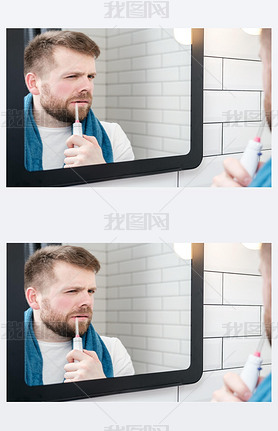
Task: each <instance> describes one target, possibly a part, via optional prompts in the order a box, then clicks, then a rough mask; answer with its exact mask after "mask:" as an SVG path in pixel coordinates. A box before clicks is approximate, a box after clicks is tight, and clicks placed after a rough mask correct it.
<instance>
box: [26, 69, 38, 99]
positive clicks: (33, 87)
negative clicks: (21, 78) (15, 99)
mask: <svg viewBox="0 0 278 431" xmlns="http://www.w3.org/2000/svg"><path fill="white" fill-rule="evenodd" d="M25 83H26V86H27V88H28V90H29V91H30V93H31V94H33V95H34V96H36V95H38V94H40V91H39V88H38V77H37V75H36V74H35V73H33V72H29V73H27V75H26V76H25Z"/></svg>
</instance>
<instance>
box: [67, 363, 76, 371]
mask: <svg viewBox="0 0 278 431" xmlns="http://www.w3.org/2000/svg"><path fill="white" fill-rule="evenodd" d="M64 370H65V371H67V372H71V371H77V370H78V362H69V363H68V364H66V365H65V366H64Z"/></svg>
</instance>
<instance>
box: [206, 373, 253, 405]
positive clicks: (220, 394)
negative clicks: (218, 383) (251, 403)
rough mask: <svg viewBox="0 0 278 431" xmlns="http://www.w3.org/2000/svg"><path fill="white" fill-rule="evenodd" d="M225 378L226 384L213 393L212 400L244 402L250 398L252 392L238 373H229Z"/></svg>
mask: <svg viewBox="0 0 278 431" xmlns="http://www.w3.org/2000/svg"><path fill="white" fill-rule="evenodd" d="M223 380H224V386H223V388H221V389H218V390H217V391H215V392H214V393H213V395H212V399H211V401H212V402H243V401H248V400H249V398H250V397H251V395H252V393H251V392H250V391H249V389H248V387H247V386H246V384H245V383H244V382H243V380H242V379H241V378H240V376H239V375H238V374H236V373H232V372H230V373H227V374H225V376H224V378H223Z"/></svg>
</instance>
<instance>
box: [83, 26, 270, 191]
mask: <svg viewBox="0 0 278 431" xmlns="http://www.w3.org/2000/svg"><path fill="white" fill-rule="evenodd" d="M131 30H132V29H109V32H110V34H112V36H113V37H107V32H106V30H105V29H96V30H92V29H85V30H83V31H84V32H85V33H86V34H88V35H89V36H90V37H92V39H94V40H95V41H96V42H97V43H98V44H99V45H100V47H101V50H102V53H101V56H100V57H99V59H98V60H97V72H98V76H97V78H96V85H95V90H94V111H95V113H96V115H97V116H98V117H99V118H100V119H106V120H108V121H117V122H119V123H120V124H121V125H122V127H123V129H124V130H125V131H126V133H127V135H128V136H129V138H130V139H131V143H132V146H133V149H134V152H135V155H136V158H146V157H157V156H165V155H166V154H167V150H166V148H171V151H172V152H173V154H181V153H187V152H188V151H189V149H190V133H189V128H188V126H187V125H188V124H190V114H189V113H190V97H189V96H188V94H190V92H188V85H189V82H190V67H188V64H187V63H188V61H187V59H186V56H187V55H189V52H187V51H186V50H184V48H181V47H179V46H178V44H176V43H175V42H174V40H173V36H172V32H171V30H170V29H136V31H134V32H131ZM131 42H132V43H133V44H135V45H134V46H135V48H134V47H133V48H132V49H131V48H130V46H129V44H130V43H131ZM161 47H163V49H164V54H161V53H160V49H161ZM258 53H259V36H251V35H248V34H247V33H245V32H243V31H242V30H241V29H236V28H231V29H221V28H217V29H205V32H204V129H203V130H204V158H203V161H202V163H201V165H200V166H199V167H198V168H197V169H194V170H192V171H191V170H187V171H181V172H180V174H179V177H178V173H177V172H176V173H169V174H164V175H163V176H161V175H158V176H156V175H154V176H147V177H144V179H142V178H140V179H138V178H130V179H126V180H120V181H119V180H113V181H107V182H104V183H96V184H95V186H96V187H106V186H107V187H111V186H127V187H128V186H133V187H136V186H142V187H147V186H154V187H156V186H157V187H164V186H170V187H204V186H210V185H211V183H212V179H213V177H214V176H215V175H217V174H218V173H220V172H221V171H222V170H223V165H222V163H223V160H224V158H225V157H226V156H232V157H236V158H240V157H241V154H242V152H243V151H244V149H245V147H246V145H247V142H248V140H249V139H251V138H253V137H254V136H255V135H256V133H257V130H258V127H259V124H260V121H261V119H262V110H263V98H264V97H263V90H262V76H261V75H262V65H261V61H260V58H259V55H258ZM181 54H182V55H181ZM108 59H109V60H108ZM185 63H186V64H185ZM157 76H159V80H158V79H157ZM108 84H109V85H108ZM185 94H187V95H185ZM146 118H148V119H151V123H149V125H148V126H146V125H145V124H144V121H145V119H146ZM161 138H162V139H161ZM262 142H263V149H264V152H263V157H262V161H265V160H267V159H268V158H269V157H270V149H271V134H270V131H269V129H268V127H267V126H265V128H264V132H263V138H262ZM146 143H147V145H146ZM168 154H169V153H168Z"/></svg>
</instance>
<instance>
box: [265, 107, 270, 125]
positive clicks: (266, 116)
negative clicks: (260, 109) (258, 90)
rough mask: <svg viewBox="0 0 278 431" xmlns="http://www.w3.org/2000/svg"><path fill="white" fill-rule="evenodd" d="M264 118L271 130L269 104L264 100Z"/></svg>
mask: <svg viewBox="0 0 278 431" xmlns="http://www.w3.org/2000/svg"><path fill="white" fill-rule="evenodd" d="M265 118H266V121H267V124H268V126H269V128H270V130H271V104H270V103H269V102H268V100H265Z"/></svg>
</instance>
